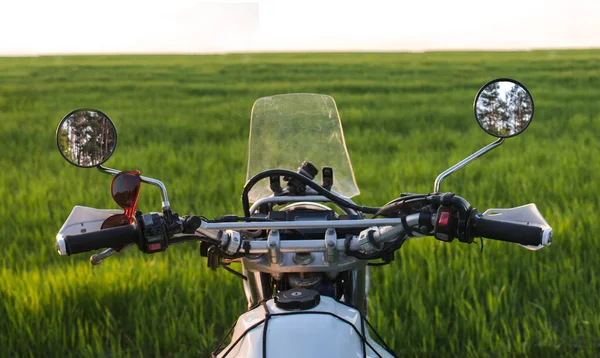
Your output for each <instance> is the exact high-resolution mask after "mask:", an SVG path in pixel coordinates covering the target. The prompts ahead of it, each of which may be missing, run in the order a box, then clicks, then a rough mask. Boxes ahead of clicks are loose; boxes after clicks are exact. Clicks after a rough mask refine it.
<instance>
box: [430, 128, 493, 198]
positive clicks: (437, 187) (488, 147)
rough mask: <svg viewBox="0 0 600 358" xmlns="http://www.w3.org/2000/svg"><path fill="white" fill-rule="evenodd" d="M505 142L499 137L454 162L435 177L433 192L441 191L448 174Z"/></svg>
mask: <svg viewBox="0 0 600 358" xmlns="http://www.w3.org/2000/svg"><path fill="white" fill-rule="evenodd" d="M503 142H504V138H498V139H497V140H496V141H495V142H493V143H490V144H488V145H486V146H485V147H483V148H481V149H479V150H478V151H476V152H475V153H473V154H471V155H469V156H468V157H466V158H465V159H463V160H461V161H460V162H458V163H456V164H454V165H453V166H452V167H450V168H448V169H446V170H445V171H444V172H442V174H440V175H438V176H437V178H435V183H434V184H433V192H434V193H439V192H440V184H441V183H442V180H444V179H445V178H446V177H447V176H449V175H450V174H452V173H454V172H455V171H457V170H459V169H460V168H462V167H464V166H465V165H467V164H469V163H471V162H472V161H474V160H475V159H477V158H479V157H480V156H482V155H484V154H485V153H487V152H489V151H490V150H492V149H494V148H496V147H497V146H499V145H500V144H502V143H503Z"/></svg>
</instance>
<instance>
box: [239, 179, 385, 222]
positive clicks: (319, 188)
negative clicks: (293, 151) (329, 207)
mask: <svg viewBox="0 0 600 358" xmlns="http://www.w3.org/2000/svg"><path fill="white" fill-rule="evenodd" d="M272 175H279V176H286V177H291V178H294V179H298V180H300V181H301V182H302V183H303V184H305V185H307V186H309V187H310V188H311V189H314V190H315V191H316V192H317V193H318V194H321V195H323V196H324V197H326V198H327V199H329V200H331V201H332V202H334V203H336V204H338V205H341V206H344V207H347V208H350V209H354V210H357V211H362V212H364V213H369V214H374V213H376V212H377V211H378V210H379V209H380V208H375V207H370V206H360V205H356V204H354V203H352V202H350V201H348V200H346V199H343V198H340V197H338V196H337V195H335V194H333V193H332V192H330V191H329V190H327V189H325V188H323V187H322V186H321V185H319V184H317V183H315V182H314V181H312V180H310V179H309V178H307V177H305V176H304V175H302V174H298V173H296V172H293V171H291V170H285V169H269V170H265V171H263V172H261V173H258V174H256V175H255V176H253V177H252V178H250V180H248V181H247V182H246V185H244V190H243V191H242V206H243V208H244V215H246V216H247V217H250V201H249V199H248V193H250V190H251V189H252V187H254V185H256V183H258V182H259V181H260V180H262V179H265V178H268V177H270V176H272Z"/></svg>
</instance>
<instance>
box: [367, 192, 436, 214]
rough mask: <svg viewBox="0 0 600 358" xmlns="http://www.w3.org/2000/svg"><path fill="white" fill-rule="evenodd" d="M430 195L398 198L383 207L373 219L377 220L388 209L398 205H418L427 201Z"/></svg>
mask: <svg viewBox="0 0 600 358" xmlns="http://www.w3.org/2000/svg"><path fill="white" fill-rule="evenodd" d="M427 196H428V194H415V195H407V196H403V197H400V198H396V199H394V200H392V201H390V202H389V203H387V204H385V205H384V206H382V207H381V208H380V209H379V211H377V212H376V213H375V215H373V217H372V218H371V219H374V218H376V217H377V216H380V215H381V214H382V213H383V212H384V211H385V210H386V209H387V208H388V207H390V206H393V205H396V204H398V203H402V204H411V203H416V202H418V201H423V200H425V199H427Z"/></svg>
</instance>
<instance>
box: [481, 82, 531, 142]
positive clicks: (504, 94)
mask: <svg viewBox="0 0 600 358" xmlns="http://www.w3.org/2000/svg"><path fill="white" fill-rule="evenodd" d="M473 107H474V108H473V109H474V111H475V118H476V119H477V123H479V125H480V126H481V128H483V130H484V131H486V132H487V133H489V134H491V135H493V136H494V137H500V138H508V137H512V136H515V135H517V134H519V133H521V132H523V131H524V130H525V129H526V128H527V126H528V125H529V123H530V122H531V120H532V119H533V97H531V93H529V90H528V89H527V88H526V87H525V86H523V85H522V84H521V83H519V82H517V81H515V80H513V79H510V78H499V79H496V80H493V81H490V82H488V83H486V84H485V85H484V86H483V87H481V89H480V90H479V93H477V97H475V103H474V105H473Z"/></svg>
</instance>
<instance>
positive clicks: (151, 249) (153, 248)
mask: <svg viewBox="0 0 600 358" xmlns="http://www.w3.org/2000/svg"><path fill="white" fill-rule="evenodd" d="M161 247H162V246H160V243H158V244H150V245H148V248H149V249H150V251H156V250H160V249H161Z"/></svg>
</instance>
